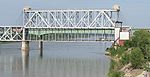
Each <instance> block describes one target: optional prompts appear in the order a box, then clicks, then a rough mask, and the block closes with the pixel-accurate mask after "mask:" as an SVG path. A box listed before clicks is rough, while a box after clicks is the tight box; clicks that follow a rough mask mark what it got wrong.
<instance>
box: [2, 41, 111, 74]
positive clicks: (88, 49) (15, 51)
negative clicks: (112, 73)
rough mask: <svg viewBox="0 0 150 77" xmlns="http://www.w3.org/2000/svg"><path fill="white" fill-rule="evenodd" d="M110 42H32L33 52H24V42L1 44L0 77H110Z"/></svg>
mask: <svg viewBox="0 0 150 77" xmlns="http://www.w3.org/2000/svg"><path fill="white" fill-rule="evenodd" d="M110 45H111V43H110V42H44V50H43V56H40V55H39V50H38V42H30V55H29V57H25V56H22V55H21V50H20V48H21V43H20V42H15V43H6V44H0V77H107V73H108V71H109V65H110V60H109V58H108V57H107V56H105V49H106V48H107V47H109V46H110Z"/></svg>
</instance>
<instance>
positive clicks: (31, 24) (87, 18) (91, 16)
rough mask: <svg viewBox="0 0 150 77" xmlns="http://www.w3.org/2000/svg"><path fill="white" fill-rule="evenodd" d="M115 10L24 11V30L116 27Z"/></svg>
mask: <svg viewBox="0 0 150 77" xmlns="http://www.w3.org/2000/svg"><path fill="white" fill-rule="evenodd" d="M117 12H118V11H116V10H100V9H93V10H91V9H89V10H25V11H24V27H26V28H103V27H105V28H107V27H116V26H115V22H116V21H117V14H116V13H117Z"/></svg>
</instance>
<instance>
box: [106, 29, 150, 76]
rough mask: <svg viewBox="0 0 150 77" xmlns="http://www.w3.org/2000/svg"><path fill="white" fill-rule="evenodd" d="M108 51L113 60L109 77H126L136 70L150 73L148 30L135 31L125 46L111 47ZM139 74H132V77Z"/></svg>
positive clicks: (149, 38) (149, 36) (149, 35)
mask: <svg viewBox="0 0 150 77" xmlns="http://www.w3.org/2000/svg"><path fill="white" fill-rule="evenodd" d="M106 51H107V52H108V53H109V54H108V55H109V56H110V58H111V60H112V61H111V65H110V71H109V73H108V77H124V76H125V74H127V73H128V72H130V71H132V70H135V69H136V70H146V71H148V72H150V66H149V63H150V32H148V31H146V30H139V31H135V32H134V33H133V36H132V37H131V38H130V40H127V41H125V44H124V46H116V48H115V47H111V48H108V49H107V50H106ZM138 74H140V73H137V72H136V74H135V75H133V74H131V73H130V75H131V76H132V77H135V76H137V75H138Z"/></svg>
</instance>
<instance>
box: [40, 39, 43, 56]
mask: <svg viewBox="0 0 150 77" xmlns="http://www.w3.org/2000/svg"><path fill="white" fill-rule="evenodd" d="M39 54H40V56H41V57H42V56H43V41H42V40H40V41H39Z"/></svg>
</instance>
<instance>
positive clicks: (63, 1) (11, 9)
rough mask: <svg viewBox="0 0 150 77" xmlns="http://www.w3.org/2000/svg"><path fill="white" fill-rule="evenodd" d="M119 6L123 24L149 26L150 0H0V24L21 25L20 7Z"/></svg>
mask: <svg viewBox="0 0 150 77" xmlns="http://www.w3.org/2000/svg"><path fill="white" fill-rule="evenodd" d="M114 4H119V5H120V6H121V12H120V18H121V20H123V23H124V25H129V26H132V27H149V28H150V0H0V9H1V10H0V25H21V24H22V9H23V7H24V6H31V7H32V8H33V9H55V8H57V9H61V8H63V9H64V8H69V9H71V8H112V6H113V5H114Z"/></svg>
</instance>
